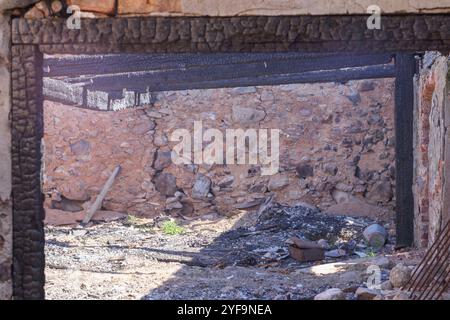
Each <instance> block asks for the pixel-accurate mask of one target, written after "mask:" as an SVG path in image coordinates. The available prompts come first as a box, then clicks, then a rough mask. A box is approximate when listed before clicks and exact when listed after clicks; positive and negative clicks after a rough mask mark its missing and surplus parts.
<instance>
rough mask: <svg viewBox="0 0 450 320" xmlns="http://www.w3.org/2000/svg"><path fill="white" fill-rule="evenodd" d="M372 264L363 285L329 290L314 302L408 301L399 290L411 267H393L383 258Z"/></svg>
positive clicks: (401, 265)
mask: <svg viewBox="0 0 450 320" xmlns="http://www.w3.org/2000/svg"><path fill="white" fill-rule="evenodd" d="M372 263H373V264H370V265H369V267H368V269H367V270H368V272H369V273H370V274H368V280H367V282H366V283H365V284H363V285H361V286H351V287H347V288H343V289H340V288H331V289H328V290H325V291H324V292H321V293H319V294H318V295H316V296H315V297H314V300H409V295H408V293H407V292H404V291H402V290H401V289H402V287H403V286H404V285H406V283H407V282H408V280H409V279H410V277H411V272H412V270H413V267H411V266H406V265H404V264H402V263H399V264H397V265H395V266H394V267H393V263H392V261H390V260H389V259H388V258H386V257H383V256H380V257H379V258H377V259H376V260H374V261H372ZM377 277H378V278H377Z"/></svg>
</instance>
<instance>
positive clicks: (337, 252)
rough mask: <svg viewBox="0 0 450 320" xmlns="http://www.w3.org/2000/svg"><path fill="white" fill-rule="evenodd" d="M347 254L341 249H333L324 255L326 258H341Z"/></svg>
mask: <svg viewBox="0 0 450 320" xmlns="http://www.w3.org/2000/svg"><path fill="white" fill-rule="evenodd" d="M346 255H347V252H346V251H345V250H343V249H334V250H330V251H327V252H325V256H326V257H328V258H341V257H345V256H346Z"/></svg>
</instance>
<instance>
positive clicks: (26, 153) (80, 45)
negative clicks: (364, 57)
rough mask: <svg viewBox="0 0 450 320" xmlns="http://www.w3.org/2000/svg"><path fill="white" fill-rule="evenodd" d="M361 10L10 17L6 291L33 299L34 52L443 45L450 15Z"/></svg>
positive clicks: (37, 193)
mask: <svg viewBox="0 0 450 320" xmlns="http://www.w3.org/2000/svg"><path fill="white" fill-rule="evenodd" d="M366 21H367V16H365V15H361V16H276V17H268V16H253V17H244V16H242V17H223V18H216V17H177V18H175V17H172V18H171V17H133V18H106V19H86V20H83V21H82V24H81V29H80V30H69V29H67V27H66V20H65V19H48V20H47V19H44V20H39V19H37V20H25V19H14V20H13V22H12V24H13V31H12V66H11V69H12V72H11V75H12V76H11V80H12V112H11V116H12V174H13V247H14V248H13V285H14V290H13V294H14V298H16V299H43V298H44V297H45V295H44V284H45V277H44V266H45V257H44V225H43V219H44V210H43V195H42V193H41V181H40V170H41V157H42V154H41V139H42V135H43V114H42V111H43V110H42V108H43V97H42V76H43V75H42V60H43V59H42V58H43V53H50V54H52V53H60V54H108V53H220V52H247V53H257V52H305V53H307V52H322V53H325V52H351V53H375V52H378V53H382V52H384V53H386V52H406V53H408V52H409V53H412V52H416V51H425V50H438V51H445V52H448V51H449V50H450V15H391V16H390V15H387V16H384V17H383V21H382V29H381V30H368V29H367V27H366ZM411 66H412V58H411V55H410V54H406V55H403V53H402V55H399V56H398V59H397V76H398V77H399V79H398V80H397V82H396V83H397V90H396V97H397V98H398V100H399V102H398V103H396V133H397V134H398V136H397V147H396V150H397V151H398V152H399V153H400V154H398V155H397V157H398V160H397V162H396V165H397V181H398V186H397V189H400V190H398V191H397V197H398V198H397V201H398V206H399V210H401V212H398V220H397V221H398V223H399V224H401V226H398V232H399V234H398V237H399V243H398V244H399V245H400V246H407V245H410V244H411V239H412V226H411V223H412V216H413V211H412V208H413V207H412V205H411V204H412V192H411V188H412V180H411V176H412V165H413V164H412V125H413V124H412V103H413V101H412V99H413V98H412V96H413V94H412V90H411V89H412V68H411Z"/></svg>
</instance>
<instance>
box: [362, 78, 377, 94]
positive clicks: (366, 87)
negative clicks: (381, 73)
mask: <svg viewBox="0 0 450 320" xmlns="http://www.w3.org/2000/svg"><path fill="white" fill-rule="evenodd" d="M373 90H375V82H374V81H371V80H367V81H363V82H362V83H361V85H360V86H359V91H360V92H367V91H373Z"/></svg>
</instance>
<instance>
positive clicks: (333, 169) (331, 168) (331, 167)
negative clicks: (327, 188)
mask: <svg viewBox="0 0 450 320" xmlns="http://www.w3.org/2000/svg"><path fill="white" fill-rule="evenodd" d="M324 171H325V173H326V174H329V175H332V176H335V175H336V174H337V173H338V167H337V166H336V165H335V164H331V163H327V164H326V165H325V166H324Z"/></svg>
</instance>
